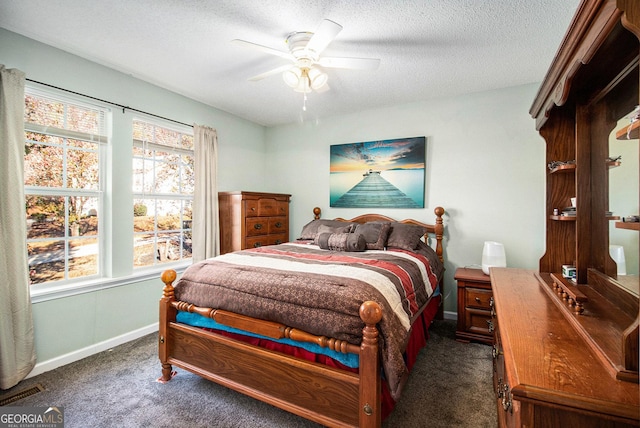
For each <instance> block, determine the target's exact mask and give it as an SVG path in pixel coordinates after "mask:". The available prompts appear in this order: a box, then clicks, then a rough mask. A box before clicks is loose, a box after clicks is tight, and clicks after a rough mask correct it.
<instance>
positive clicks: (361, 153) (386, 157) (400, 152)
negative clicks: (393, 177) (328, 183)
mask: <svg viewBox="0 0 640 428" xmlns="http://www.w3.org/2000/svg"><path fill="white" fill-rule="evenodd" d="M330 159H331V172H353V171H368V170H369V169H373V170H375V171H385V170H391V169H418V168H424V161H425V137H414V138H402V139H396V140H381V141H368V142H363V143H350V144H337V145H332V146H331V154H330Z"/></svg>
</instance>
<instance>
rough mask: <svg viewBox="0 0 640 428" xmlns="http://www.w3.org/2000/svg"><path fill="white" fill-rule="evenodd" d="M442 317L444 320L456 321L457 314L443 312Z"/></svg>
mask: <svg viewBox="0 0 640 428" xmlns="http://www.w3.org/2000/svg"><path fill="white" fill-rule="evenodd" d="M442 316H443V317H444V319H446V320H454V321H456V320H457V319H458V313H457V312H451V311H444V313H443V314H442Z"/></svg>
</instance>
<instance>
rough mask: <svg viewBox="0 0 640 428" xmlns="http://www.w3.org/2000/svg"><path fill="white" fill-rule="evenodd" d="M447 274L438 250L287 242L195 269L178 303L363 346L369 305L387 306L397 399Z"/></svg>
mask: <svg viewBox="0 0 640 428" xmlns="http://www.w3.org/2000/svg"><path fill="white" fill-rule="evenodd" d="M441 272H442V266H441V263H440V261H439V260H438V259H437V257H435V254H434V253H433V250H431V249H430V248H428V247H426V245H425V246H423V247H421V248H420V249H418V250H416V252H409V251H404V250H395V249H394V250H388V251H375V250H373V251H372V250H369V251H365V252H360V253H356V252H336V251H328V250H321V249H320V248H319V247H317V246H315V245H307V244H297V243H290V244H282V245H273V246H267V247H261V248H256V249H250V250H243V251H238V252H234V253H228V254H224V255H222V256H219V257H215V258H212V259H207V260H204V261H202V262H199V263H196V264H194V265H192V266H190V267H189V268H188V269H187V270H186V271H185V272H184V274H183V275H182V277H181V279H180V281H179V282H178V283H177V284H176V287H175V296H176V299H177V300H180V301H185V302H189V303H192V304H195V305H197V306H201V307H210V308H216V309H223V310H228V311H231V312H236V313H239V314H244V315H247V316H250V317H254V318H259V319H264V320H269V321H275V322H280V323H283V324H285V325H288V326H291V327H295V328H299V329H301V330H304V331H307V332H309V333H312V334H316V335H323V336H327V337H334V338H337V339H341V340H347V341H349V342H350V343H353V344H357V345H359V344H360V341H361V338H362V328H363V323H362V320H361V319H360V316H359V309H360V305H361V304H362V302H364V301H366V300H373V301H375V302H377V303H378V304H380V306H381V307H382V312H383V318H382V321H381V322H380V324H379V326H378V327H379V330H380V347H381V352H382V366H383V369H384V371H385V376H386V379H387V381H388V383H389V389H390V391H391V394H392V396H393V397H394V399H397V397H398V396H399V394H400V389H401V386H402V384H403V383H404V379H405V377H406V375H407V374H408V371H407V368H406V366H405V363H404V360H403V356H402V354H403V352H404V350H405V347H406V343H407V340H408V337H409V334H408V332H409V329H410V328H411V325H412V323H413V321H414V319H415V318H416V317H417V316H418V315H419V313H420V311H421V309H422V308H423V307H424V305H425V304H426V302H427V301H428V300H429V298H430V297H431V295H432V294H433V292H434V290H435V289H436V287H437V285H438V281H439V275H440V274H441Z"/></svg>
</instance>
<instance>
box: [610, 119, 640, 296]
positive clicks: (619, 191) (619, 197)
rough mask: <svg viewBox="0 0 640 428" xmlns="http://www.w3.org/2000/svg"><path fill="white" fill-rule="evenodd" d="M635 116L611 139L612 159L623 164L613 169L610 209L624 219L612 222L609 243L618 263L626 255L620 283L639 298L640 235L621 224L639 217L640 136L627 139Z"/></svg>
mask: <svg viewBox="0 0 640 428" xmlns="http://www.w3.org/2000/svg"><path fill="white" fill-rule="evenodd" d="M632 116H633V113H632V112H629V113H628V114H626V115H625V116H624V117H623V118H621V119H620V120H619V121H618V124H617V126H616V128H615V129H614V131H613V132H612V133H611V137H610V138H609V156H610V157H611V158H612V159H615V158H617V157H618V156H620V159H619V161H620V165H619V166H615V167H612V168H610V169H609V209H610V210H611V211H612V213H613V215H614V216H619V217H620V220H619V221H610V222H609V244H610V245H611V246H612V247H610V248H611V250H610V251H611V255H612V257H613V258H614V260H615V259H616V258H618V259H620V258H621V256H622V255H624V264H621V266H618V282H619V283H620V284H621V285H623V286H624V287H625V288H627V289H629V290H630V291H631V292H632V293H634V294H635V295H636V296H637V295H638V284H639V281H638V278H639V277H638V260H639V256H638V251H639V249H640V243H639V236H640V233H638V232H637V231H636V230H628V229H625V228H621V227H620V225H619V222H620V221H622V218H623V217H627V216H631V215H638V214H639V213H638V208H639V206H640V203H639V202H640V201H639V200H638V198H639V193H640V192H639V189H638V186H639V184H638V177H639V175H638V172H639V167H638V159H639V156H638V147H639V141H638V137H637V135H638V134H637V133H636V134H635V135H632V136H631V137H630V138H629V139H626V131H627V129H628V128H629V125H630V123H631V119H630V118H631V117H632ZM621 134H624V136H625V137H624V139H621V138H620V137H619V136H620V135H621ZM634 137H635V138H634ZM620 247H622V250H621V249H620Z"/></svg>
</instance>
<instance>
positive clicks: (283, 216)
mask: <svg viewBox="0 0 640 428" xmlns="http://www.w3.org/2000/svg"><path fill="white" fill-rule="evenodd" d="M290 198H291V195H287V194H281V193H263V192H244V191H237V192H219V193H218V204H219V213H220V218H219V221H220V254H224V253H229V252H231V251H238V250H244V249H247V248H255V247H261V246H265V245H275V244H281V243H283V242H287V241H288V240H289V200H290Z"/></svg>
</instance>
